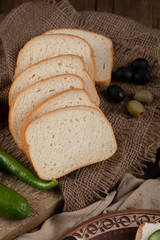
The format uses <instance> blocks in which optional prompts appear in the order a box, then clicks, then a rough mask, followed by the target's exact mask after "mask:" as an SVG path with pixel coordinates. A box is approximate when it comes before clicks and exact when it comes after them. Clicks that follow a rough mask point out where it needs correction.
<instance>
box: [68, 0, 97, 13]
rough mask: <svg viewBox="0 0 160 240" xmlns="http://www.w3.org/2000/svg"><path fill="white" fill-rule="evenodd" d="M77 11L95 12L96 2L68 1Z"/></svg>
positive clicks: (90, 0) (93, 0) (85, 0)
mask: <svg viewBox="0 0 160 240" xmlns="http://www.w3.org/2000/svg"><path fill="white" fill-rule="evenodd" d="M69 1H70V3H71V4H72V5H73V7H74V8H75V9H76V10H77V11H89V10H95V6H96V0H69Z"/></svg>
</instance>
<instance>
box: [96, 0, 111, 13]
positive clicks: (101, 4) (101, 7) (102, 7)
mask: <svg viewBox="0 0 160 240" xmlns="http://www.w3.org/2000/svg"><path fill="white" fill-rule="evenodd" d="M113 4H114V0H97V2H96V10H97V11H100V12H110V13H112V12H113Z"/></svg>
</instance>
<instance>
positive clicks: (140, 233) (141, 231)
mask: <svg viewBox="0 0 160 240" xmlns="http://www.w3.org/2000/svg"><path fill="white" fill-rule="evenodd" d="M157 230H160V223H159V222H157V223H147V222H146V223H144V224H141V225H140V227H139V228H138V230H137V233H136V238H135V240H148V238H149V237H150V235H151V234H152V233H154V232H155V231H157Z"/></svg>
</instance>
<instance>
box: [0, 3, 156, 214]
mask: <svg viewBox="0 0 160 240" xmlns="http://www.w3.org/2000/svg"><path fill="white" fill-rule="evenodd" d="M54 28H79V29H87V30H91V31H93V32H97V33H101V34H104V35H105V36H107V37H109V38H111V39H112V41H113V44H114V67H113V70H116V69H117V68H118V67H119V66H123V65H125V66H127V65H130V63H131V62H132V61H133V60H134V59H135V58H138V57H144V58H146V59H147V60H148V61H149V64H150V70H151V74H152V81H151V82H150V83H149V84H148V85H146V86H145V88H146V89H149V90H150V91H151V92H152V93H153V96H154V100H153V102H152V103H151V104H149V105H147V106H146V107H145V109H146V112H145V115H144V117H143V118H140V119H135V118H132V117H130V116H129V115H128V114H127V111H126V103H127V102H128V101H129V100H130V99H131V98H132V97H133V94H134V93H135V91H136V90H137V89H138V88H140V87H141V86H136V85H133V84H127V83H120V82H116V81H112V82H113V83H116V84H118V85H119V86H121V87H122V88H123V90H124V91H125V94H126V98H125V100H124V101H123V102H122V103H120V104H114V103H112V102H110V101H109V100H108V99H107V97H106V94H105V90H106V89H104V88H103V89H102V88H97V91H98V93H99V96H100V100H101V104H100V108H101V110H102V111H103V112H104V114H105V115H106V117H107V118H108V120H109V121H110V122H111V124H112V127H113V130H114V133H115V136H116V139H117V143H118V150H117V152H116V154H114V156H113V157H111V158H110V159H108V160H106V161H104V162H102V163H98V164H94V165H92V166H88V167H84V168H82V169H79V170H77V171H75V172H73V173H70V174H68V175H67V176H65V177H63V178H61V179H59V186H60V188H61V190H62V192H63V195H64V200H65V205H64V211H75V210H78V209H81V208H83V207H86V206H88V205H90V204H91V203H93V202H95V201H97V200H99V199H102V198H104V196H105V195H106V194H107V193H108V191H109V190H110V189H111V188H112V187H113V186H114V185H115V184H116V183H117V182H118V180H119V179H120V177H121V176H122V175H123V174H124V173H125V172H127V171H130V172H132V173H134V174H136V173H141V174H142V173H143V172H142V167H143V166H144V163H145V162H147V161H152V162H154V161H155V155H156V150H157V148H158V147H159V146H160V135H159V126H160V122H159V119H160V104H159V100H160V97H159V93H160V79H159V78H160V68H159V63H160V31H159V30H153V29H150V28H147V27H145V26H143V25H141V24H139V23H137V22H135V21H133V20H130V19H127V18H123V17H120V16H117V15H114V14H109V13H100V12H77V11H76V10H75V9H74V8H73V7H72V6H71V4H70V3H69V2H68V1H67V0H61V1H56V0H52V1H33V2H28V3H24V4H23V5H21V6H19V7H18V8H16V9H14V10H13V11H12V12H11V13H10V14H9V15H8V16H7V17H6V18H5V19H4V20H3V22H2V23H1V25H0V39H1V42H2V45H1V47H0V56H1V59H0V127H1V134H0V145H1V148H3V150H5V151H7V152H8V153H12V155H13V156H16V157H21V161H22V162H23V163H24V164H25V162H28V160H27V158H26V157H25V155H24V154H23V153H22V152H21V151H19V150H18V148H17V147H16V145H15V144H13V141H12V136H11V135H10V133H9V130H8V126H7V113H8V105H7V99H8V91H9V88H10V85H11V83H12V81H13V75H14V70H15V66H16V59H17V54H18V52H19V50H20V49H21V48H22V47H23V45H24V44H25V43H26V42H27V41H28V40H30V39H31V38H33V37H35V36H37V35H40V34H42V33H44V32H45V31H48V30H50V29H54Z"/></svg>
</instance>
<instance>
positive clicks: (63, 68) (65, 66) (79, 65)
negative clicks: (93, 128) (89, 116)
mask: <svg viewBox="0 0 160 240" xmlns="http://www.w3.org/2000/svg"><path fill="white" fill-rule="evenodd" d="M60 74H76V75H78V76H79V77H81V78H82V79H83V81H84V85H85V89H86V91H87V92H88V93H89V94H90V96H91V98H92V99H93V101H94V103H95V104H96V105H99V103H100V100H99V96H98V94H97V91H96V88H95V86H94V84H93V82H92V80H91V78H90V76H89V74H88V73H87V71H86V70H85V65H84V62H83V60H82V59H81V58H80V57H78V56H74V55H64V56H58V57H54V58H50V59H47V60H43V61H41V62H39V63H35V64H34V65H32V66H30V67H29V68H27V69H26V70H25V71H23V72H22V73H21V74H19V75H18V76H17V77H16V78H15V80H14V81H13V83H12V85H11V88H10V92H9V106H10V105H11V103H12V102H13V100H14V98H15V97H16V96H17V95H18V93H19V92H20V91H22V90H23V89H25V88H26V87H28V86H30V85H32V84H33V83H36V82H38V81H40V80H42V79H46V78H49V77H53V76H55V75H60Z"/></svg>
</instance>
